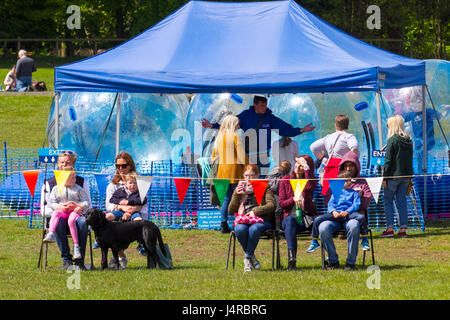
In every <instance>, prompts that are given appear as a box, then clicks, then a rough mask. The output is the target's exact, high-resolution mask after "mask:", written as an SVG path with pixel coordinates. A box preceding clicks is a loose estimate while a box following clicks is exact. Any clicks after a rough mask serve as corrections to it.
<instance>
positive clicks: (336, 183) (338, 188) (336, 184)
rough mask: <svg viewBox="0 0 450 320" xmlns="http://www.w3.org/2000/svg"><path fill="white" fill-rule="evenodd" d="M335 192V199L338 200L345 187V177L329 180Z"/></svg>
mask: <svg viewBox="0 0 450 320" xmlns="http://www.w3.org/2000/svg"><path fill="white" fill-rule="evenodd" d="M328 182H329V184H330V188H331V192H332V193H333V197H334V201H335V202H337V201H338V200H339V197H340V196H341V192H342V189H343V188H344V184H345V179H342V180H328Z"/></svg>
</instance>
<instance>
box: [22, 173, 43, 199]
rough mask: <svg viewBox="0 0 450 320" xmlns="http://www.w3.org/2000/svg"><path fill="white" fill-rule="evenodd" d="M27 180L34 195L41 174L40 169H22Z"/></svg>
mask: <svg viewBox="0 0 450 320" xmlns="http://www.w3.org/2000/svg"><path fill="white" fill-rule="evenodd" d="M22 174H23V177H24V179H25V182H26V183H27V186H28V190H30V194H31V196H32V197H33V196H34V189H36V183H37V180H38V176H39V170H30V171H22Z"/></svg>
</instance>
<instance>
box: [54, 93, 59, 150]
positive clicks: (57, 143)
mask: <svg viewBox="0 0 450 320" xmlns="http://www.w3.org/2000/svg"><path fill="white" fill-rule="evenodd" d="M59 95H60V93H59V92H56V93H55V114H54V117H55V148H56V149H58V148H59Z"/></svg>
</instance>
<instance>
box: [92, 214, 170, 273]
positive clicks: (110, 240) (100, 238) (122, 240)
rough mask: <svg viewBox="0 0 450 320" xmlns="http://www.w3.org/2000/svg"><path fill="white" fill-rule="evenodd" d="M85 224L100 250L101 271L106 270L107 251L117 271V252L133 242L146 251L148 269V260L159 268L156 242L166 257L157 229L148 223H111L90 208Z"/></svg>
mask: <svg viewBox="0 0 450 320" xmlns="http://www.w3.org/2000/svg"><path fill="white" fill-rule="evenodd" d="M86 223H87V224H88V225H90V226H91V227H92V229H93V230H94V232H95V240H97V243H98V245H99V246H100V248H101V249H102V265H101V267H100V269H101V270H103V269H106V268H108V249H109V248H111V251H112V253H113V256H114V260H115V262H116V266H115V269H116V270H118V269H119V256H118V252H119V251H120V250H124V249H126V248H128V246H129V244H130V243H131V242H133V241H139V242H140V243H142V245H143V246H144V249H145V250H146V251H147V268H150V263H151V261H150V259H153V261H154V262H155V266H156V268H158V269H159V268H160V260H159V257H158V255H157V253H156V240H158V242H159V247H160V249H161V252H162V253H163V254H164V255H165V256H167V255H166V249H165V247H164V243H163V240H162V237H161V231H160V230H159V228H158V227H157V226H156V225H155V224H154V223H153V222H150V221H144V220H143V221H130V222H112V221H108V220H106V217H105V213H103V211H101V210H99V209H94V208H91V209H89V210H87V212H86Z"/></svg>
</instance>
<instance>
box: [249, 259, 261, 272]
mask: <svg viewBox="0 0 450 320" xmlns="http://www.w3.org/2000/svg"><path fill="white" fill-rule="evenodd" d="M250 261H251V263H252V266H253V268H254V269H255V270H259V269H261V263H259V261H258V260H257V259H256V256H255V255H253V257H251V259H250Z"/></svg>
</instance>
